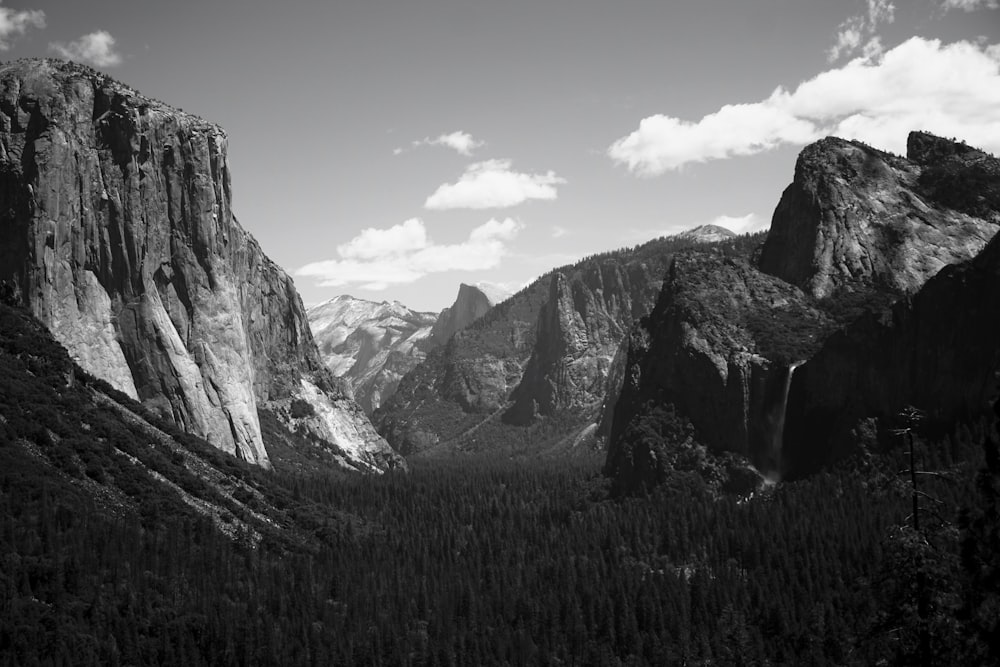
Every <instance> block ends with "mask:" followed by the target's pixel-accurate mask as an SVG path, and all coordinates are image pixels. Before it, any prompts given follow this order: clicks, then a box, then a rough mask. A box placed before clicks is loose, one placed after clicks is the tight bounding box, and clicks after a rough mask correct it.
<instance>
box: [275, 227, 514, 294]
mask: <svg viewBox="0 0 1000 667" xmlns="http://www.w3.org/2000/svg"><path fill="white" fill-rule="evenodd" d="M521 229H522V225H521V224H520V223H519V222H517V221H516V220H513V219H512V218H505V219H504V220H496V219H490V220H489V221H487V222H486V223H484V224H482V225H480V226H479V227H476V228H475V229H473V230H472V231H471V232H470V233H469V238H468V240H466V241H463V242H462V243H453V244H436V243H434V242H432V241H431V239H430V238H429V237H428V236H427V229H426V227H425V226H424V223H423V221H421V220H419V219H417V218H411V219H410V220H407V221H405V222H403V223H401V224H398V225H394V226H392V227H390V228H388V229H373V228H369V229H365V230H363V231H362V232H361V233H360V234H358V236H356V237H354V238H353V239H351V240H350V241H348V242H347V243H345V244H343V245H340V246H337V254H338V255H339V258H338V259H328V260H325V261H321V262H313V263H312V264H307V265H305V266H303V267H302V268H300V269H299V270H297V271H296V272H295V274H296V275H299V276H309V277H313V278H316V279H317V280H318V282H319V284H320V285H321V286H323V287H339V286H341V285H348V284H360V285H361V287H362V288H364V289H370V290H382V289H385V288H387V287H388V286H389V285H393V284H399V283H411V282H414V281H415V280H417V279H419V278H422V277H423V276H425V275H427V274H429V273H441V272H445V271H481V270H483V269H491V268H494V267H496V266H497V265H499V264H500V260H501V259H502V258H503V257H504V256H505V255H506V254H507V244H508V243H509V242H511V241H513V240H514V238H515V237H516V236H517V234H518V232H520V231H521Z"/></svg>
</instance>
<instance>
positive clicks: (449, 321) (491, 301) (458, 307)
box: [423, 283, 510, 350]
mask: <svg viewBox="0 0 1000 667" xmlns="http://www.w3.org/2000/svg"><path fill="white" fill-rule="evenodd" d="M509 296H510V294H508V293H507V292H505V291H503V290H501V289H499V288H496V287H494V286H492V285H487V284H486V283H479V284H476V285H466V284H465V283H462V284H460V285H459V286H458V295H457V296H456V297H455V303H453V304H451V305H450V306H449V307H447V308H445V309H444V310H442V311H441V313H440V314H439V315H438V318H437V321H436V322H434V326H433V327H432V328H431V333H430V336H429V337H428V340H427V342H426V343H424V344H423V348H424V350H431V349H433V348H435V347H440V346H441V345H444V344H445V343H447V342H448V339H449V338H451V337H452V336H454V335H455V333H457V332H459V331H461V330H462V329H464V328H465V327H467V326H469V325H470V324H472V323H473V322H475V321H476V320H478V319H479V318H480V317H482V316H483V315H485V314H486V313H488V312H489V311H490V309H491V308H493V306H495V305H497V304H498V303H500V302H501V301H503V300H504V299H506V298H507V297H509Z"/></svg>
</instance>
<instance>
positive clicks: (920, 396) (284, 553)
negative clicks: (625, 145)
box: [0, 58, 1000, 666]
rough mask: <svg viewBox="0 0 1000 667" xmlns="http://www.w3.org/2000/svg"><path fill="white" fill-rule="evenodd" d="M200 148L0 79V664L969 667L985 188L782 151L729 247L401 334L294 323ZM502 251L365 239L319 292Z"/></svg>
mask: <svg viewBox="0 0 1000 667" xmlns="http://www.w3.org/2000/svg"><path fill="white" fill-rule="evenodd" d="M228 141H229V139H228V135H227V134H226V132H225V131H224V130H223V129H222V128H221V127H219V126H217V125H214V124H212V123H208V122H207V121H204V120H202V119H201V118H199V117H197V116H195V115H193V114H189V113H185V112H183V111H181V110H179V109H175V108H172V107H170V106H168V105H166V104H164V103H162V102H159V101H158V100H155V99H152V98H150V97H146V96H144V95H142V94H141V93H139V92H138V91H136V90H134V89H132V88H130V87H128V86H126V85H125V84H123V83H120V82H118V81H116V80H114V79H112V78H111V77H109V76H107V75H105V74H103V73H101V72H99V71H97V70H95V69H93V68H90V67H88V66H86V65H81V64H78V63H74V62H70V61H64V60H57V59H51V58H49V59H25V60H17V61H13V62H5V63H0V283H2V289H0V301H2V303H0V589H2V590H4V591H5V595H4V596H3V598H2V601H0V664H11V665H19V664H166V665H171V664H184V665H202V664H204V665H230V664H232V665H247V664H261V665H274V664H290V665H297V664H303V665H305V664H359V665H363V664H364V665H366V664H406V665H467V664H484V665H486V664H595V665H596V664H600V665H605V664H607V665H614V664H630V665H631V664H635V665H642V664H651V665H658V664H697V665H705V666H708V665H736V664H760V665H764V664H790V665H791V664H845V665H867V664H958V663H968V664H990V661H991V660H992V659H993V658H996V657H998V656H1000V646H998V645H997V640H996V637H997V636H1000V635H998V634H997V631H998V625H997V623H998V621H997V618H996V615H995V614H993V613H992V612H993V611H995V610H996V605H997V603H998V600H1000V589H998V588H997V583H996V576H995V574H996V572H995V569H996V567H995V563H994V560H995V558H994V557H995V555H996V550H997V549H998V548H1000V542H998V535H1000V523H998V520H997V498H998V497H1000V496H998V488H1000V452H998V439H1000V438H998V435H997V426H996V424H995V423H994V420H995V419H996V418H997V417H1000V412H997V411H998V410H1000V400H998V398H997V395H998V391H1000V387H998V384H997V382H998V377H1000V342H998V341H1000V339H998V338H997V336H996V335H995V332H996V331H997V330H998V328H1000V306H998V304H1000V298H998V297H1000V294H998V290H1000V239H998V238H997V237H996V232H997V231H998V229H1000V160H998V159H997V158H996V157H995V156H993V155H992V154H990V153H988V152H987V151H986V150H980V149H978V148H975V147H972V146H969V145H967V144H965V143H964V142H963V141H961V140H956V139H946V138H944V137H940V136H937V135H934V134H931V133H928V132H923V131H913V132H910V133H909V135H908V138H907V141H906V154H905V155H896V154H893V153H891V152H888V151H884V150H881V149H877V148H874V147H872V146H870V145H868V144H867V143H865V142H863V141H860V140H856V139H842V138H837V137H826V138H820V139H818V140H815V141H811V142H809V143H808V144H807V145H805V147H804V148H803V149H802V150H801V152H800V153H799V154H798V158H797V160H796V162H795V167H794V170H793V173H792V174H791V179H792V180H791V183H790V184H789V185H788V186H787V187H786V189H785V190H784V192H783V193H777V192H776V193H774V194H775V197H774V199H775V201H776V202H777V204H776V206H775V208H774V213H773V216H772V218H771V223H770V227H769V229H767V230H759V231H753V232H748V233H741V234H737V233H734V232H733V231H731V230H729V229H728V228H727V227H724V226H719V225H715V224H702V225H697V226H692V227H690V228H689V229H685V230H683V231H677V232H676V233H670V234H663V235H659V236H655V237H646V239H650V240H643V241H640V242H638V243H635V244H632V245H628V244H623V245H621V246H620V247H617V249H608V250H604V251H601V252H598V253H593V254H590V255H587V256H584V257H582V258H580V259H577V260H575V261H572V262H570V263H564V264H562V265H561V266H557V267H555V268H550V267H546V270H545V271H544V272H543V273H541V274H540V275H539V274H537V273H535V274H533V275H536V276H538V277H536V278H534V279H532V280H530V281H528V282H526V283H525V284H524V285H523V286H522V287H521V288H520V289H518V290H517V291H516V292H514V293H513V294H511V293H508V292H507V291H505V290H503V289H501V288H499V287H497V286H495V285H491V284H489V283H485V282H478V283H466V282H461V283H459V286H458V288H457V295H456V296H455V300H454V301H453V302H452V304H451V305H450V306H449V307H447V308H445V309H443V310H441V311H439V312H426V311H417V310H413V309H410V308H408V307H407V306H405V305H404V304H402V303H400V302H399V301H394V300H392V301H391V300H388V299H386V300H381V301H376V300H370V299H363V298H356V297H353V296H350V295H347V294H338V295H335V296H333V297H332V298H330V299H328V300H325V301H322V302H318V303H316V304H315V305H313V306H312V307H310V308H308V309H307V308H306V306H305V303H304V302H303V299H302V297H301V296H300V294H299V292H298V288H297V286H296V284H295V283H294V282H293V280H292V278H291V277H290V275H289V274H288V273H287V272H286V271H285V270H284V269H283V268H281V267H280V266H279V265H278V264H277V263H275V262H274V261H273V260H272V259H270V258H269V257H268V255H266V254H265V252H264V250H263V249H262V248H261V245H260V244H259V243H258V242H257V240H256V239H255V238H254V237H253V236H252V235H251V234H250V233H249V232H248V231H246V230H245V229H244V228H243V226H241V224H240V223H239V221H238V220H237V219H236V217H235V215H234V213H233V201H234V197H233V190H234V188H235V185H234V183H233V180H234V179H233V178H232V176H231V173H230V168H229V157H228V155H229V154H228ZM442 141H444V140H443V139H442ZM425 143H430V144H434V143H435V142H434V141H431V140H427V141H426V142H425ZM445 143H446V142H445ZM462 145H464V144H462ZM421 146H423V144H422V143H421V142H415V143H414V144H413V145H412V148H413V149H414V150H416V149H417V148H419V147H421ZM403 152H405V151H403V150H402V149H400V153H399V155H401V154H402V153H403ZM459 152H460V153H461V151H459ZM504 164H505V163H504V162H503V161H501V160H494V161H487V162H484V163H478V166H476V167H475V168H474V169H471V170H470V173H472V176H469V175H468V174H467V175H466V176H468V178H473V177H474V176H475V174H480V173H486V172H490V173H493V172H492V171H491V170H497V169H500V168H502V167H503V166H504ZM508 166H509V165H508ZM477 170H478V171H477ZM543 176H544V175H543ZM494 177H495V174H494ZM463 178H465V177H463ZM541 180H543V181H545V183H543V185H545V184H547V185H548V186H554V185H562V182H561V179H560V178H559V177H556V176H555V175H554V174H549V175H548V176H544V178H542V179H541ZM467 181H468V179H466V180H465V181H461V180H460V182H459V183H460V184H461V183H462V182H467ZM536 185H537V184H536ZM456 187H457V186H456ZM458 190H459V191H461V188H458ZM443 192H444V193H445V194H448V193H449V192H452V191H450V190H448V189H447V188H446V189H445V190H444V191H443ZM538 192H541V193H542V194H541V195H539V196H538V197H537V198H539V199H545V198H547V197H549V196H548V194H547V193H548V191H547V190H545V189H544V188H542V189H541V190H538ZM438 194H440V191H439V193H438ZM449 196H458V195H454V192H452V194H451V195H449ZM427 201H428V203H427V204H425V207H427V208H433V206H432V205H431V204H432V203H433V202H435V201H438V199H437V198H436V196H431V197H428V199H427ZM437 205H440V204H437ZM417 223H419V224H417ZM520 225H521V223H520V222H519V221H517V220H514V219H513V218H509V219H505V220H504V221H502V222H501V221H498V220H496V219H491V220H490V222H488V223H486V224H485V225H482V226H481V227H478V228H475V229H474V230H473V231H472V232H471V233H470V235H469V239H470V240H469V241H468V244H467V245H462V244H451V245H449V244H438V245H434V244H433V243H432V242H431V241H430V240H429V238H428V237H427V236H426V229H425V227H424V226H423V223H422V222H420V221H416V223H413V222H409V221H408V224H407V225H400V226H398V227H396V228H392V229H390V230H378V229H375V228H367V229H366V230H365V231H364V232H362V234H361V235H359V236H358V237H356V238H355V239H354V240H353V241H351V242H350V243H347V244H343V245H342V246H339V247H338V248H337V252H338V253H340V257H341V259H340V260H334V261H333V263H332V264H328V268H329V266H333V267H334V268H336V269H337V270H340V269H341V268H343V266H351V267H353V268H355V269H358V270H359V271H360V270H361V269H360V268H359V267H360V263H363V262H361V260H369V259H371V258H372V257H374V256H375V255H376V251H375V250H374V249H373V247H374V245H377V244H378V243H382V244H385V245H388V246H390V247H391V249H392V253H391V259H392V260H393V262H396V263H398V264H400V266H401V265H402V264H404V263H406V262H410V264H409V265H408V267H409V268H408V269H406V270H409V271H412V272H414V273H417V272H418V271H417V269H418V268H420V269H421V270H425V271H426V272H428V273H431V272H432V271H431V268H434V267H433V266H431V264H430V263H429V260H427V259H426V258H423V259H421V258H418V259H414V258H413V256H411V255H413V254H414V253H416V254H419V253H421V252H425V253H427V255H428V256H430V257H432V258H434V259H435V260H438V259H440V258H441V257H444V256H446V255H448V254H449V253H452V252H457V251H456V250H455V249H456V248H458V249H459V250H460V251H462V252H465V253H467V254H475V253H488V252H496V253H499V254H498V255H497V256H503V255H504V253H505V252H506V251H505V250H503V248H502V247H501V244H502V242H503V241H509V240H510V239H511V238H513V236H514V235H515V234H516V233H518V230H519V229H520ZM393 229H395V230H396V231H393ZM397 233H405V234H410V235H412V236H407V237H406V238H405V239H404V240H406V241H407V243H409V244H410V245H406V244H405V243H402V242H400V241H399V239H398V238H397V237H396V236H394V234H397ZM551 233H552V236H553V237H554V238H561V237H563V236H566V235H567V234H568V233H569V232H568V231H567V230H565V229H562V228H559V227H556V228H553V230H552V232H551ZM608 238H609V239H611V238H618V237H616V236H614V235H612V234H610V233H609V235H608ZM359 239H360V240H359ZM373 239H374V240H373ZM477 244H478V245H477ZM411 246H412V247H411ZM608 246H609V248H614V246H615V243H613V242H609V243H608ZM407 253H410V254H407ZM442 261H443V260H442ZM470 261H471V260H470ZM338 262H340V263H338ZM351 262H354V263H355V264H351ZM394 266H395V265H394ZM429 266H431V268H428V267H429ZM463 266H464V264H463ZM415 267H416V268H415ZM405 268H406V267H404V269H405ZM397 269H399V267H398V266H395V268H394V269H393V270H397ZM386 271H387V275H390V274H391V275H396V274H392V272H391V271H390V270H389V269H386ZM404 273H405V271H404ZM297 275H301V273H300V274H297ZM397 277H398V276H397ZM393 279H396V278H393ZM328 280H329V283H330V286H332V287H339V286H340V285H341V284H342V282H337V280H339V279H334V278H329V279H328ZM415 280H416V279H415ZM383 282H385V285H383V284H382V283H380V282H377V281H373V282H371V283H370V285H374V286H377V287H378V289H383V288H384V287H387V286H388V285H389V284H390V282H391V281H389V279H388V278H386V281H383ZM368 289H369V291H377V290H376V289H375V287H370V288H368ZM452 294H454V292H452ZM914 415H916V416H914ZM918 479H919V482H918ZM918 486H919V488H918Z"/></svg>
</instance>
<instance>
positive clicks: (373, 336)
mask: <svg viewBox="0 0 1000 667" xmlns="http://www.w3.org/2000/svg"><path fill="white" fill-rule="evenodd" d="M306 315H307V317H308V318H309V326H310V327H311V328H312V332H313V336H314V337H315V339H316V344H317V345H318V346H319V353H320V357H321V358H322V359H323V361H324V363H325V364H326V365H327V367H328V368H329V369H330V370H331V371H332V372H333V374H334V375H336V376H337V377H340V378H343V379H345V380H346V381H347V382H348V383H349V384H350V386H351V389H352V391H353V392H354V398H355V400H356V401H357V402H358V404H359V405H360V406H361V408H362V409H363V410H364V411H365V413H366V414H371V413H372V411H374V410H375V409H376V408H377V407H379V406H380V405H381V404H382V401H384V400H385V399H386V398H388V397H389V396H391V395H392V393H393V392H394V391H396V386H397V385H398V384H399V381H400V379H401V378H402V377H403V376H404V375H406V373H408V372H409V371H410V369H412V368H413V367H414V366H416V365H417V364H418V363H420V361H422V360H423V359H424V357H425V356H426V354H425V352H424V350H423V349H422V348H421V344H422V343H424V342H425V341H426V340H427V338H428V337H429V336H430V334H431V327H433V326H434V323H435V322H437V320H438V317H437V315H435V314H433V313H420V312H417V311H413V310H410V309H409V308H407V307H406V306H404V305H403V304H401V303H399V302H398V301H394V302H392V303H389V302H387V301H382V302H381V303H376V302H374V301H366V300H364V299H355V298H354V297H351V296H347V295H342V296H338V297H335V298H333V299H330V300H329V301H327V302H325V303H322V304H320V305H318V306H313V307H312V308H310V309H309V310H308V311H307V312H306Z"/></svg>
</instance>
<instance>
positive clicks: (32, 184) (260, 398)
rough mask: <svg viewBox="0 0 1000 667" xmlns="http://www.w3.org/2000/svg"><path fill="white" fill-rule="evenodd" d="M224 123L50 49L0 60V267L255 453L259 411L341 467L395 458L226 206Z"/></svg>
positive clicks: (113, 361) (56, 314) (122, 374)
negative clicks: (301, 404) (293, 408)
mask: <svg viewBox="0 0 1000 667" xmlns="http://www.w3.org/2000/svg"><path fill="white" fill-rule="evenodd" d="M226 142H227V140H226V135H225V132H224V131H223V130H222V129H221V128H219V127H218V126H215V125H212V124H210V123H207V122H205V121H203V120H202V119H200V118H197V117H196V116H192V115H189V114H185V113H183V112H180V111H178V110H176V109H172V108H170V107H168V106H167V105H165V104H163V103H161V102H158V101H155V100H151V99H149V98H146V97H144V96H142V95H140V94H139V93H137V92H136V91H134V90H132V89H131V88H128V87H127V86H125V85H123V84H121V83H118V82H116V81H114V80H112V79H110V78H109V77H107V76H106V75H104V74H101V73H99V72H96V71H94V70H91V69H89V68H86V67H84V66H81V65H77V64H73V63H67V62H63V61H58V60H53V59H45V60H24V61H16V62H13V63H7V64H4V65H3V66H2V67H0V193H2V195H0V196H2V203H3V206H0V278H2V279H4V280H7V281H10V282H13V283H14V284H15V285H16V287H17V290H18V291H19V294H20V296H21V299H22V300H23V302H24V303H25V304H26V305H28V306H29V307H30V308H31V310H32V312H33V313H34V314H35V315H36V316H37V317H38V318H39V319H40V320H41V321H42V322H43V323H44V324H45V325H46V326H47V327H48V328H49V329H50V330H51V331H52V332H53V334H54V335H55V337H56V338H57V339H58V340H59V341H60V342H61V343H62V344H64V345H65V346H66V347H67V349H68V350H69V351H70V353H71V355H72V356H73V357H74V359H76V360H77V361H78V362H79V363H80V365H81V366H83V368H84V369H86V370H87V371H89V372H91V373H93V374H94V375H96V376H98V377H101V378H104V379H106V380H107V381H108V382H110V383H111V384H112V385H114V386H115V387H116V388H118V389H120V390H121V391H123V392H125V393H126V394H128V395H129V396H131V397H133V398H137V399H139V400H140V401H142V402H143V403H144V404H145V405H146V406H148V407H149V408H151V409H153V410H155V411H156V412H158V413H159V414H162V415H164V416H165V417H167V418H168V419H170V420H172V421H173V422H174V423H176V424H178V425H179V426H180V427H181V428H183V429H184V430H186V431H188V432H190V433H193V434H195V435H198V436H200V437H203V438H205V439H206V440H208V441H209V442H211V443H212V444H213V445H215V446H217V447H219V448H221V449H223V450H224V451H227V452H229V453H233V454H236V455H237V456H240V457H242V458H244V459H246V460H248V461H251V462H254V463H257V464H259V465H263V466H267V465H269V457H268V453H267V450H266V448H265V443H264V442H263V438H262V435H261V429H260V422H259V416H258V411H259V410H268V411H271V412H273V413H275V414H277V415H280V416H282V418H283V419H285V421H286V422H287V423H289V424H291V423H292V420H291V417H290V405H291V403H292V401H294V400H311V401H315V402H316V404H317V410H316V414H315V415H313V416H311V417H309V418H308V419H305V420H303V421H302V423H299V424H297V425H298V426H299V427H301V428H304V429H306V430H308V431H310V432H311V433H313V434H314V437H315V440H316V443H317V446H321V447H324V448H328V449H329V450H330V451H332V452H334V453H336V455H337V456H339V457H340V459H341V460H342V461H343V462H344V464H345V465H348V466H351V467H357V468H360V469H367V470H381V469H384V468H386V467H389V466H391V465H393V464H394V463H395V462H396V461H397V457H396V456H395V454H394V453H393V452H392V450H391V449H390V448H389V447H388V445H387V444H386V443H385V441H384V440H382V439H381V438H380V437H379V436H378V435H377V433H375V431H374V429H373V428H372V427H371V424H370V423H369V422H368V420H367V419H365V417H364V415H363V413H362V412H361V410H360V409H359V408H358V407H357V406H356V405H355V404H354V402H353V401H351V400H350V399H349V397H348V396H347V395H346V394H345V392H344V391H343V390H342V389H341V388H340V386H339V385H338V383H337V382H336V381H335V380H334V379H333V378H332V376H331V375H330V374H329V373H328V371H327V370H326V369H325V367H324V366H323V364H322V363H321V361H320V359H319V355H318V353H317V351H316V347H315V343H314V342H313V339H312V335H311V333H310V331H309V326H308V323H307V319H306V313H305V309H304V307H303V306H302V302H301V299H300V298H299V296H298V294H297V292H296V291H295V288H294V285H293V283H292V281H291V279H290V278H289V277H288V276H287V275H286V274H285V273H284V271H282V270H281V269H280V268H279V267H278V266H277V265H275V264H274V263H273V262H271V260H269V259H268V258H267V257H266V256H265V255H264V254H263V253H262V252H261V250H260V247H259V246H258V245H257V243H256V241H255V240H254V239H253V238H252V237H251V236H250V235H249V234H248V233H247V232H246V231H245V230H243V229H242V227H240V225H239V223H238V222H237V221H236V219H235V217H234V216H233V214H232V209H231V202H232V194H231V192H232V188H231V183H230V172H229V166H228V159H227V149H226Z"/></svg>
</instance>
